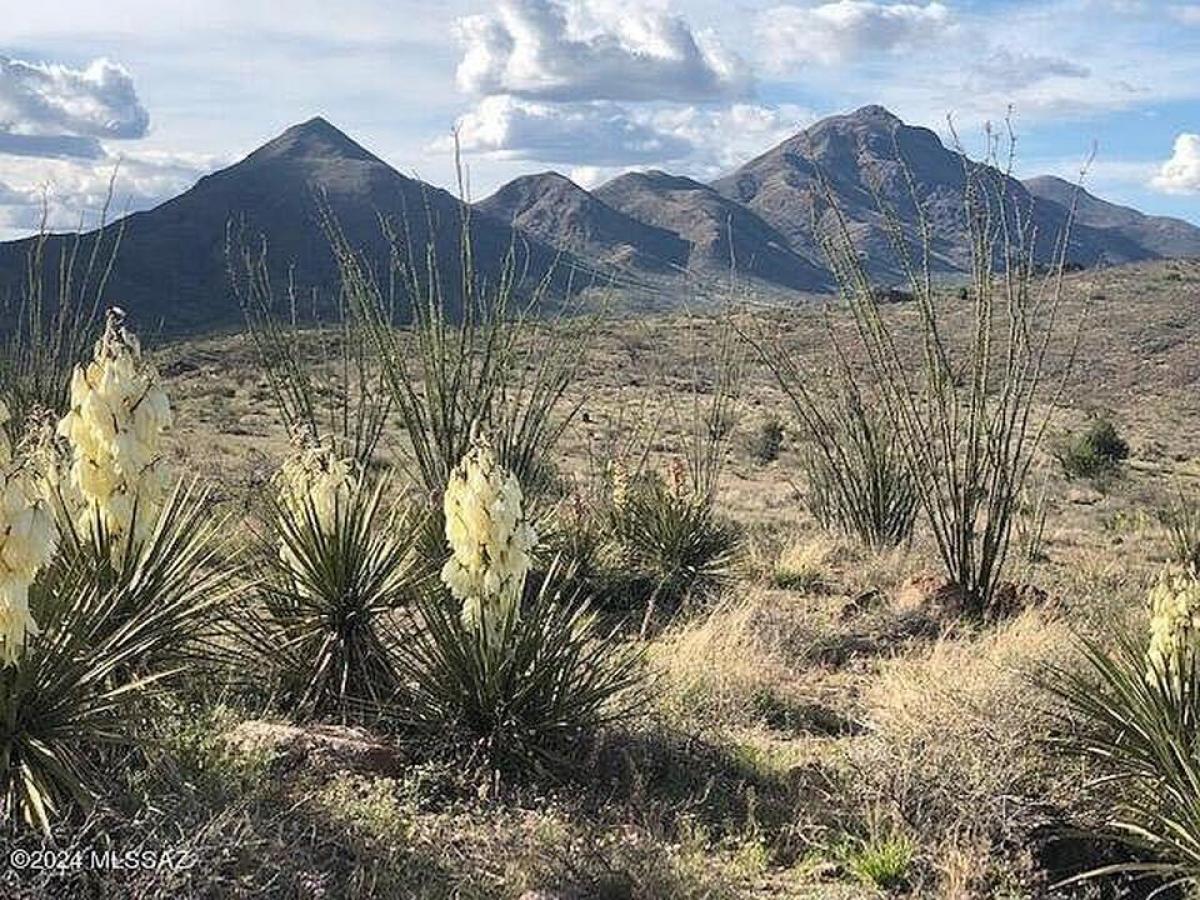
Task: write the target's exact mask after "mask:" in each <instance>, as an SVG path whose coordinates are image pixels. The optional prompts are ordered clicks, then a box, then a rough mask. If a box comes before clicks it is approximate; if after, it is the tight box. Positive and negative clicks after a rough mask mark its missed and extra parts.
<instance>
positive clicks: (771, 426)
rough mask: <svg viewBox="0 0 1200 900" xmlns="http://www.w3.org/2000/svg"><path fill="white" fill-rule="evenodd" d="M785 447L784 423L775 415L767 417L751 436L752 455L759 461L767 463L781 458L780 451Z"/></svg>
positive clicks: (752, 457) (763, 463)
mask: <svg viewBox="0 0 1200 900" xmlns="http://www.w3.org/2000/svg"><path fill="white" fill-rule="evenodd" d="M782 448H783V424H782V423H781V422H780V421H779V419H778V418H776V417H775V416H771V418H769V419H767V421H765V422H763V423H762V424H761V425H759V426H758V430H756V431H755V432H754V434H753V435H752V436H751V438H750V457H751V459H753V460H754V461H755V462H757V463H761V464H762V465H766V464H767V463H770V462H774V461H775V460H777V459H779V451H780V450H781V449H782Z"/></svg>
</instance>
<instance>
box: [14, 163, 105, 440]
mask: <svg viewBox="0 0 1200 900" xmlns="http://www.w3.org/2000/svg"><path fill="white" fill-rule="evenodd" d="M114 177H115V173H114ZM112 188H113V184H112V182H111V181H110V183H109V187H108V194H107V196H106V199H105V202H104V205H103V208H102V211H101V214H100V221H99V222H98V227H97V228H96V229H95V230H93V231H90V232H88V233H86V234H85V233H84V232H83V231H82V229H81V230H80V231H78V232H76V233H75V235H74V236H72V237H71V238H70V239H69V240H66V241H63V242H62V243H61V245H60V246H61V248H62V249H61V253H60V254H59V255H58V257H57V258H50V256H49V255H48V254H49V251H48V245H49V240H48V239H49V232H48V231H47V229H46V223H45V221H43V222H42V227H41V228H40V230H39V234H38V236H37V237H36V238H35V239H34V240H33V241H32V243H31V244H30V249H29V254H28V256H27V259H26V277H25V283H24V285H23V287H22V289H21V290H20V292H19V294H17V296H15V297H6V298H3V301H2V302H0V400H4V401H5V402H6V403H7V404H8V406H9V409H10V411H11V413H12V416H13V420H12V427H13V428H14V429H22V428H23V427H24V424H25V423H26V422H27V421H28V420H29V418H30V416H31V414H34V413H36V412H37V411H39V410H49V411H51V412H53V413H60V412H62V410H63V408H64V406H65V404H66V400H67V385H68V384H69V383H70V380H71V370H72V368H73V367H74V366H75V364H76V363H77V362H78V361H79V360H80V359H81V358H82V357H83V356H84V354H85V353H86V352H87V350H88V349H89V347H90V346H91V344H92V342H93V341H95V340H96V338H97V337H98V336H99V332H100V328H101V326H102V325H103V318H102V315H101V314H102V312H103V309H104V307H103V305H102V303H103V297H104V292H105V289H106V287H107V284H108V277H109V274H110V273H111V271H112V267H113V263H114V262H115V261H116V255H117V251H118V249H119V247H120V243H121V237H122V234H123V231H124V226H123V225H121V224H118V225H114V226H112V227H105V226H106V220H107V215H108V208H109V203H110V201H111V200H112ZM19 436H20V435H19V434H14V435H13V437H14V438H17V437H19Z"/></svg>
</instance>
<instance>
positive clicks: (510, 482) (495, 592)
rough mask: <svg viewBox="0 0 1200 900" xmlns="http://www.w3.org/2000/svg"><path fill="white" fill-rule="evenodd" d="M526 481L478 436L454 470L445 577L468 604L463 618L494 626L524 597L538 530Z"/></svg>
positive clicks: (447, 507) (447, 496) (447, 508)
mask: <svg viewBox="0 0 1200 900" xmlns="http://www.w3.org/2000/svg"><path fill="white" fill-rule="evenodd" d="M522 502H523V497H522V495H521V485H520V483H519V482H518V481H517V479H516V476H514V475H513V474H512V473H511V472H508V471H506V470H505V469H504V468H503V467H502V466H501V465H500V464H499V462H498V461H497V460H496V455H495V453H494V452H493V450H492V447H491V444H490V443H488V441H487V440H486V439H483V438H477V439H476V440H474V441H473V442H472V444H471V448H470V449H469V450H468V451H467V454H466V456H464V457H463V459H462V462H460V463H459V464H458V466H456V467H455V469H454V471H453V472H451V473H450V482H449V484H447V486H446V494H445V498H444V511H445V514H446V540H447V541H448V542H449V544H450V549H451V550H452V551H453V555H452V556H451V557H450V559H449V560H448V561H447V562H446V565H445V566H443V568H442V581H443V582H444V583H445V584H446V586H447V587H448V588H450V592H451V593H452V594H453V595H454V597H455V598H456V599H458V600H461V601H462V603H463V622H464V624H466V625H467V626H468V627H470V628H479V627H482V628H484V629H485V630H488V631H492V630H494V628H495V627H496V625H497V623H498V622H500V621H501V620H502V619H503V618H504V616H505V615H507V614H508V613H509V612H510V611H511V609H512V608H513V606H514V605H515V604H517V603H518V602H519V601H520V597H521V592H522V590H523V589H524V586H525V576H526V574H528V572H529V566H530V562H531V559H530V554H531V553H532V551H533V548H534V545H535V544H536V543H537V535H536V534H535V533H534V530H533V528H532V526H530V524H529V523H528V522H526V521H525V517H524V513H523V511H522V508H521V506H522Z"/></svg>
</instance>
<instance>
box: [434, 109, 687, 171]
mask: <svg viewBox="0 0 1200 900" xmlns="http://www.w3.org/2000/svg"><path fill="white" fill-rule="evenodd" d="M458 138H459V142H460V144H461V146H462V148H463V149H464V150H468V151H474V152H477V153H488V154H493V155H496V156H498V157H501V158H508V159H537V160H541V161H543V162H551V163H562V162H572V163H578V164H581V165H583V164H586V165H599V166H612V165H620V164H623V163H631V162H652V161H662V160H671V159H678V158H679V157H681V156H684V155H686V153H687V152H688V151H689V149H690V145H689V144H688V143H687V142H686V141H684V140H681V139H680V138H677V137H675V136H674V135H671V134H669V133H667V132H664V131H660V130H659V129H657V128H655V127H654V126H653V124H651V123H647V122H644V121H636V120H635V119H634V118H633V117H632V116H631V115H630V114H629V112H628V111H627V110H625V109H624V108H623V107H621V106H619V105H617V104H615V103H610V102H607V101H599V102H594V103H572V104H550V103H537V102H533V101H530V100H522V99H520V98H517V97H509V96H496V97H485V98H484V99H483V100H482V101H480V103H479V104H478V105H476V107H475V108H474V109H473V110H471V111H470V112H468V113H467V114H466V115H464V116H462V117H461V118H460V119H459V120H458Z"/></svg>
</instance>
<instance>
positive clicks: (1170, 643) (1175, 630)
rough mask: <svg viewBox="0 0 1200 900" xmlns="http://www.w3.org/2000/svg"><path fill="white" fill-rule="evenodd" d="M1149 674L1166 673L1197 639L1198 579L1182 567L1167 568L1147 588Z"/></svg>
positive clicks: (1199, 631) (1199, 632)
mask: <svg viewBox="0 0 1200 900" xmlns="http://www.w3.org/2000/svg"><path fill="white" fill-rule="evenodd" d="M1149 600H1150V646H1149V648H1148V649H1147V651H1146V663H1147V665H1148V666H1149V667H1150V670H1151V673H1152V674H1153V673H1154V672H1155V671H1157V672H1169V671H1171V670H1172V669H1173V668H1175V667H1176V665H1177V664H1178V661H1179V660H1180V659H1181V658H1182V657H1183V656H1184V655H1185V654H1188V653H1193V652H1195V651H1196V649H1197V646H1198V643H1197V642H1198V641H1200V581H1197V580H1196V578H1195V577H1194V576H1193V575H1192V574H1191V573H1189V572H1186V571H1183V570H1182V569H1175V568H1172V569H1168V570H1167V571H1166V572H1164V573H1163V575H1162V577H1161V578H1160V579H1159V581H1158V584H1156V585H1155V586H1154V588H1153V589H1152V590H1151V591H1150V596H1149Z"/></svg>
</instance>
